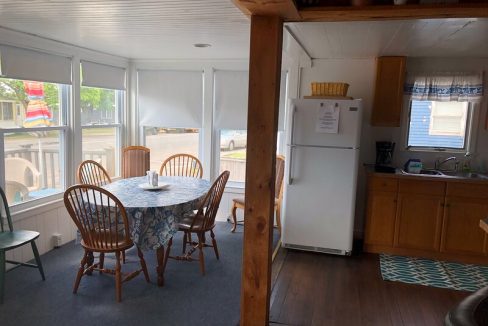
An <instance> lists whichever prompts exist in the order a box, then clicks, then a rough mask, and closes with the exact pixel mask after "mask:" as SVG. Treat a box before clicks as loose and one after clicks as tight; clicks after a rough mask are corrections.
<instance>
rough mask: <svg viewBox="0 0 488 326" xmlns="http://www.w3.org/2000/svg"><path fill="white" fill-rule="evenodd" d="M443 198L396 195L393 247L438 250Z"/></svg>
mask: <svg viewBox="0 0 488 326" xmlns="http://www.w3.org/2000/svg"><path fill="white" fill-rule="evenodd" d="M443 205H444V196H432V195H417V194H402V193H400V194H399V195H398V209H397V219H396V225H395V246H396V247H400V248H408V249H418V250H436V251H438V250H439V244H440V236H441V222H442V212H443Z"/></svg>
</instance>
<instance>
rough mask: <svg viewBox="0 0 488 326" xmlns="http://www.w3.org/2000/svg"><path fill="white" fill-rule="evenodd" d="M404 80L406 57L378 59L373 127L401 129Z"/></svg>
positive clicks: (372, 117) (372, 118)
mask: <svg viewBox="0 0 488 326" xmlns="http://www.w3.org/2000/svg"><path fill="white" fill-rule="evenodd" d="M404 80H405V57H379V58H378V59H377V61H376V86H375V91H374V102H373V111H372V114H371V125H373V126H381V127H400V120H401V112H402V101H403V83H404Z"/></svg>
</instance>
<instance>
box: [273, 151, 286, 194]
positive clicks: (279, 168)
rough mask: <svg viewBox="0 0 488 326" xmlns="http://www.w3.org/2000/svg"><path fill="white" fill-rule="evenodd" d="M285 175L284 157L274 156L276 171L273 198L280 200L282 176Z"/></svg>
mask: <svg viewBox="0 0 488 326" xmlns="http://www.w3.org/2000/svg"><path fill="white" fill-rule="evenodd" d="M284 175H285V157H284V156H283V155H278V156H276V173H275V198H276V199H277V200H280V199H281V197H282V196H283V177H284Z"/></svg>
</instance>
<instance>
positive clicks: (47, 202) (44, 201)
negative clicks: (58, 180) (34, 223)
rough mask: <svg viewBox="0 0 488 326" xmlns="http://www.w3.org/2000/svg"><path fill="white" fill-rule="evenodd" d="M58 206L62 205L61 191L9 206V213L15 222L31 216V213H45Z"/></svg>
mask: <svg viewBox="0 0 488 326" xmlns="http://www.w3.org/2000/svg"><path fill="white" fill-rule="evenodd" d="M58 207H64V203H63V193H62V192H61V193H59V194H55V195H51V196H47V197H44V198H39V199H36V200H32V201H29V202H25V203H20V204H17V205H14V206H11V207H10V214H11V215H12V218H13V221H14V222H15V221H20V220H23V219H25V218H29V217H32V216H33V215H40V214H43V213H46V212H48V211H51V210H53V209H56V208H58Z"/></svg>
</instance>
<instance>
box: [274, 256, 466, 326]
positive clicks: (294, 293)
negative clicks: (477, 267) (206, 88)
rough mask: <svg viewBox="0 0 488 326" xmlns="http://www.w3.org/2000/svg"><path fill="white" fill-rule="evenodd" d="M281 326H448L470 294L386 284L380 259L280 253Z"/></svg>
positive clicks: (277, 317)
mask: <svg viewBox="0 0 488 326" xmlns="http://www.w3.org/2000/svg"><path fill="white" fill-rule="evenodd" d="M273 278H274V280H275V281H274V285H273V290H272V294H271V308H270V322H271V324H276V325H294V326H298V325H303V326H305V325H317V326H318V325H341V326H346V325H375V326H380V325H395V326H398V325H429V326H433V325H443V322H444V317H445V315H446V313H447V312H448V311H449V310H450V309H451V308H452V307H454V306H455V305H456V304H457V303H458V302H459V301H461V300H462V299H463V298H464V297H466V296H467V295H468V292H461V291H454V290H448V289H440V288H434V287H426V286H421V285H411V284H405V283H399V282H387V281H383V280H382V278H381V274H380V269H379V258H378V255H374V254H360V255H353V256H352V257H341V256H333V255H326V254H316V253H309V252H300V251H293V250H285V249H281V251H280V253H279V255H278V256H277V258H276V259H275V262H274V264H273Z"/></svg>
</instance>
